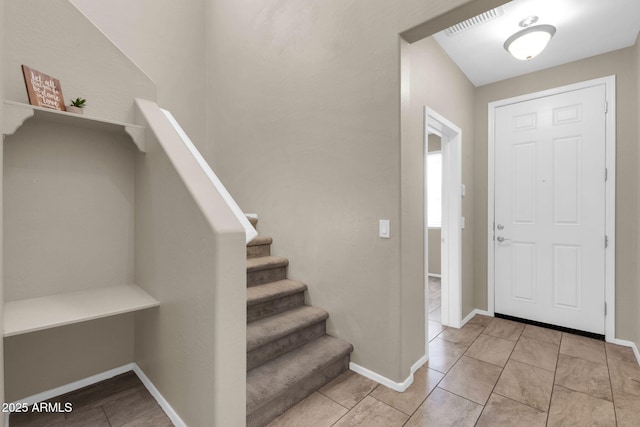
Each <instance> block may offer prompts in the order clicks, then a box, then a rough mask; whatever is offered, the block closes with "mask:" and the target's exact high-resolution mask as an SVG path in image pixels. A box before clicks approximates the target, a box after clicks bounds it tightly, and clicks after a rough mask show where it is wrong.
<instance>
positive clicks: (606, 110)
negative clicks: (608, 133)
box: [604, 101, 609, 114]
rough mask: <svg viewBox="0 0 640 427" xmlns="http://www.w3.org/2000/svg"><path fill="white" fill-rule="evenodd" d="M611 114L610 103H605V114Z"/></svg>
mask: <svg viewBox="0 0 640 427" xmlns="http://www.w3.org/2000/svg"><path fill="white" fill-rule="evenodd" d="M608 112H609V101H604V113H605V114H606V113H608Z"/></svg>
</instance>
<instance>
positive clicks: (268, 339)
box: [247, 218, 353, 427]
mask: <svg viewBox="0 0 640 427" xmlns="http://www.w3.org/2000/svg"><path fill="white" fill-rule="evenodd" d="M249 220H250V221H251V223H252V225H253V226H254V227H255V226H256V225H257V219H254V218H249ZM271 242H272V239H271V238H270V237H264V236H258V237H256V238H255V239H253V240H252V241H251V242H249V243H248V244H247V427H262V426H264V425H266V424H267V423H269V422H270V421H271V420H273V419H274V418H275V417H277V416H278V415H280V414H282V413H283V412H284V411H286V410H287V409H289V408H290V407H292V406H293V405H295V404H296V403H298V402H299V401H301V400H302V399H304V398H305V397H307V396H308V395H310V394H311V393H313V392H314V391H315V390H317V389H319V388H320V387H322V386H323V385H324V384H326V383H327V382H329V381H331V380H332V379H333V378H335V377H336V376H338V375H339V374H340V373H341V372H343V371H345V370H346V369H347V368H348V366H349V355H350V353H351V351H353V346H352V345H351V344H349V343H347V342H344V341H342V340H340V339H338V338H334V337H332V336H329V335H327V334H326V319H327V318H328V317H329V314H328V313H327V312H326V311H324V310H322V309H319V308H315V307H311V306H308V305H304V292H305V290H306V289H307V286H306V285H305V284H303V283H301V282H298V281H297V280H289V279H287V266H288V265H289V260H288V259H286V258H282V257H276V256H271Z"/></svg>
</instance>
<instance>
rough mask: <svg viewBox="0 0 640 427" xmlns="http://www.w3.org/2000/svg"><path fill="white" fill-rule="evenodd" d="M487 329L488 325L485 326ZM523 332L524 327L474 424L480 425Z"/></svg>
mask: <svg viewBox="0 0 640 427" xmlns="http://www.w3.org/2000/svg"><path fill="white" fill-rule="evenodd" d="M492 322H493V321H492ZM487 326H488V325H487ZM485 329H486V327H485ZM482 332H484V329H483V331H482ZM482 332H481V333H482ZM522 332H524V328H522V331H520V335H518V339H517V340H516V343H515V344H514V345H513V348H512V349H511V352H510V353H509V357H507V361H506V362H504V366H503V367H502V368H501V370H500V375H499V376H498V379H497V380H496V382H495V384H494V385H493V387H492V388H491V391H490V392H489V397H487V401H486V402H485V403H484V405H482V411H481V412H480V415H478V419H477V420H476V422H475V424H474V426H475V425H478V423H479V422H480V418H482V414H484V410H485V409H486V408H487V403H489V399H491V395H492V394H493V393H494V390H495V389H496V386H497V385H498V382H500V378H502V373H503V372H504V368H505V367H506V366H507V363H509V360H511V355H512V354H513V351H514V350H515V349H516V346H517V345H518V342H519V341H520V337H521V336H522ZM485 335H487V336H489V337H494V338H501V339H505V338H502V337H495V336H493V335H490V334H485ZM487 363H488V362H487ZM496 366H497V365H496ZM496 394H497V393H496ZM499 396H502V395H499ZM503 397H506V396H503ZM507 399H508V398H507ZM510 400H513V399H510ZM527 406H528V405H527Z"/></svg>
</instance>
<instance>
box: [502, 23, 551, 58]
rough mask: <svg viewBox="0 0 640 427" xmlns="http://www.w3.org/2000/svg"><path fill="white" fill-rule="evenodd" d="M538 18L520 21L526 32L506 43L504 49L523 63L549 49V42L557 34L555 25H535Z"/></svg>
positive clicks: (522, 31)
mask: <svg viewBox="0 0 640 427" xmlns="http://www.w3.org/2000/svg"><path fill="white" fill-rule="evenodd" d="M537 21H538V17H537V16H529V17H527V18H525V19H523V20H522V21H520V26H521V27H524V30H521V31H518V32H517V33H515V34H514V35H512V36H511V37H509V38H508V39H507V41H505V42H504V48H505V49H506V50H507V51H508V52H509V53H510V54H511V55H513V56H514V57H515V58H516V59H519V60H521V61H529V60H530V59H533V58H535V57H536V56H538V55H539V54H540V52H542V51H543V50H544V48H545V47H547V44H548V43H549V40H551V37H553V35H554V34H555V33H556V27H554V26H553V25H535V26H533V27H532V26H531V25H533V24H535V23H536V22H537Z"/></svg>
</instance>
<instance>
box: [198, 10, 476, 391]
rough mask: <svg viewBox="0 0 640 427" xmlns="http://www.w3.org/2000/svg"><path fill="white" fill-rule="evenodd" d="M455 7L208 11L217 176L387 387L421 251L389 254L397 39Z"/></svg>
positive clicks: (357, 357)
mask: <svg viewBox="0 0 640 427" xmlns="http://www.w3.org/2000/svg"><path fill="white" fill-rule="evenodd" d="M463 3H467V2H466V1H464V0H455V1H450V0H448V1H443V0H438V1H428V2H425V1H419V0H407V1H403V2H402V4H401V5H400V4H399V3H397V2H396V3H394V2H388V1H384V0H366V1H365V0H357V1H352V2H344V3H335V2H322V1H317V0H314V1H311V2H304V3H301V2H299V1H293V0H290V1H281V0H278V1H276V0H268V1H263V2H251V1H246V0H245V1H240V2H238V1H230V0H227V1H224V0H218V1H211V2H210V3H209V5H210V7H209V8H208V22H207V27H208V29H209V34H208V43H209V44H208V52H207V54H208V65H207V72H208V79H209V80H208V83H207V87H208V92H207V95H208V98H209V107H208V109H207V113H208V121H209V122H210V124H211V127H210V133H209V135H208V136H209V141H210V143H211V149H210V152H211V156H210V159H211V161H212V163H213V166H214V169H215V170H216V171H217V172H218V173H219V175H220V176H221V179H222V181H223V182H224V183H225V184H226V185H227V187H228V188H229V190H230V193H231V194H232V195H233V196H234V197H235V198H236V199H237V201H238V203H239V205H240V206H242V207H243V209H245V210H246V211H248V212H257V213H258V214H259V216H260V228H261V232H262V233H265V234H267V235H272V236H273V237H274V238H275V239H274V245H273V253H274V254H278V255H284V256H289V257H290V261H291V264H290V268H289V276H290V277H292V278H295V279H300V280H303V281H304V282H306V283H307V284H308V285H309V293H308V294H309V299H310V302H311V303H312V304H314V305H318V306H320V307H323V308H325V309H327V310H328V311H329V313H330V318H329V321H328V331H329V333H330V334H333V335H337V336H339V337H341V338H344V339H346V340H348V341H350V342H352V343H353V344H354V346H355V350H354V352H353V355H352V360H353V362H355V363H357V364H360V365H362V366H364V367H366V368H369V369H371V370H373V371H375V372H377V373H379V374H381V375H384V376H386V377H388V378H390V379H393V380H394V381H401V380H404V379H405V378H406V377H407V375H408V367H409V366H410V365H411V364H412V363H413V362H415V361H416V360H417V359H418V358H419V357H420V356H421V355H422V354H424V304H423V303H420V302H421V301H424V265H423V264H424V262H423V260H421V259H420V256H419V254H420V253H423V249H422V248H416V250H415V251H414V250H413V249H414V248H413V247H412V245H413V244H416V243H415V242H414V243H413V244H408V246H406V247H405V246H404V244H403V249H401V246H400V240H401V239H400V235H401V233H402V230H401V229H400V228H399V227H400V218H401V217H400V210H401V204H400V199H401V197H402V196H401V194H400V188H401V184H400V182H401V179H402V178H401V172H400V170H401V162H403V161H404V160H405V159H404V157H403V158H401V154H400V145H399V144H400V132H401V129H400V115H399V114H398V112H399V111H400V97H399V96H398V94H399V90H400V70H399V62H398V61H399V55H400V44H399V40H398V34H399V33H400V32H402V31H405V30H407V29H409V28H412V27H414V26H416V25H418V24H420V23H422V22H425V21H427V20H429V19H431V18H433V17H435V16H438V15H440V14H442V13H445V12H447V11H448V10H451V9H452V8H454V7H456V6H459V5H461V4H463ZM477 3H483V2H477ZM484 3H487V2H484ZM466 17H468V16H466ZM442 113H443V114H445V115H446V114H447V113H448V112H447V111H442ZM469 155H470V153H467V154H465V156H469ZM465 162H467V163H468V159H467V157H465ZM468 178H470V177H468ZM468 204H469V203H468V202H465V205H466V206H465V209H468ZM412 206H413V204H412ZM417 206H418V207H416V206H413V207H416V209H419V212H418V211H416V212H418V213H417V214H416V216H418V217H421V216H422V208H421V207H419V204H418V205H417ZM379 219H389V220H390V221H391V239H380V238H379V237H378V235H377V234H378V220H379ZM403 227H404V223H403ZM411 232H413V233H416V234H417V235H419V234H420V233H421V232H422V229H421V228H416V229H413V230H411ZM466 235H469V236H470V233H466ZM470 237H471V236H470ZM403 240H404V239H403ZM420 245H421V244H416V246H420ZM401 255H402V257H404V256H406V259H401ZM401 283H406V287H405V286H404V285H402V286H401ZM401 288H402V289H401ZM471 299H473V296H472V295H471ZM407 300H409V303H408V304H404V302H405V301H407ZM465 305H468V302H466V303H465Z"/></svg>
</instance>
